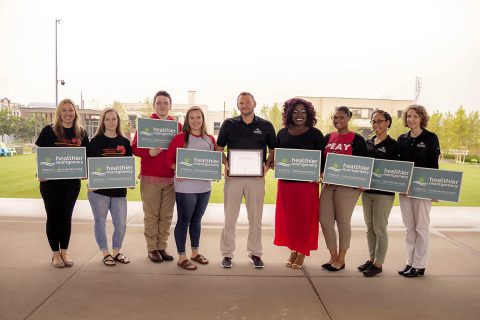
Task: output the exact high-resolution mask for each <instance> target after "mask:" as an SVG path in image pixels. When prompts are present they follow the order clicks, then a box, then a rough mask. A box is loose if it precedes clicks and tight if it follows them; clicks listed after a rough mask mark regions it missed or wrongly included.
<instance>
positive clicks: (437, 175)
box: [408, 167, 463, 202]
mask: <svg viewBox="0 0 480 320" xmlns="http://www.w3.org/2000/svg"><path fill="white" fill-rule="evenodd" d="M462 176H463V173H462V172H459V171H447V170H439V169H429V168H419V167H415V168H413V174H412V183H411V184H410V193H409V194H408V196H409V197H412V198H421V199H435V200H442V201H450V202H458V201H459V199H460V187H461V185H462Z"/></svg>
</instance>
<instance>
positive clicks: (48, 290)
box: [0, 199, 480, 320]
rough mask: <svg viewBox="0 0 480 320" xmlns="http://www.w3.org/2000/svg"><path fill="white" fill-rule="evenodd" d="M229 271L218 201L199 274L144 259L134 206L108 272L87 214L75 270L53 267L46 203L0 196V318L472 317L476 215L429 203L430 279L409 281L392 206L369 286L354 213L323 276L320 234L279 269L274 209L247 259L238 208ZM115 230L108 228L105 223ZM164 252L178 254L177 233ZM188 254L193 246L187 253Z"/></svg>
mask: <svg viewBox="0 0 480 320" xmlns="http://www.w3.org/2000/svg"><path fill="white" fill-rule="evenodd" d="M242 212H243V213H241V217H240V219H239V228H238V231H237V251H236V257H235V258H234V260H233V262H234V265H233V268H232V269H230V270H225V269H222V268H221V267H220V266H219V265H220V262H221V255H220V253H219V240H220V233H221V225H222V216H223V209H222V205H214V204H212V205H209V208H208V210H207V213H206V215H205V218H204V227H203V229H202V238H201V248H202V252H203V253H204V254H205V256H206V257H207V258H209V260H210V264H209V265H207V266H199V269H198V270H197V271H193V272H192V271H185V270H183V269H180V268H179V267H177V266H176V263H175V262H163V263H161V264H154V263H151V262H150V261H149V260H148V259H147V258H146V249H145V243H144V239H143V225H142V222H143V214H142V210H141V204H140V203H138V202H130V203H129V218H128V219H129V224H128V229H127V235H126V238H125V241H124V248H123V250H122V251H123V252H124V253H125V254H126V255H127V256H128V257H129V258H130V259H131V260H132V262H131V263H130V264H129V265H117V266H115V267H106V266H104V265H103V264H102V262H101V254H100V253H99V252H98V250H97V246H96V243H95V239H94V236H93V221H92V216H91V210H90V207H89V205H88V202H86V201H79V202H78V203H77V207H76V210H75V213H74V223H73V230H72V239H71V245H70V252H71V255H72V258H74V261H75V265H74V266H73V267H72V268H68V269H67V268H65V269H55V268H53V267H52V266H51V264H50V257H51V253H50V252H49V247H48V243H47V240H46V236H45V234H44V229H45V226H44V221H45V218H44V210H43V204H42V202H41V200H33V199H0V248H1V252H2V258H1V259H0V319H2V320H3V319H100V318H105V319H113V318H115V319H236V320H240V319H276V320H277V319H406V318H412V319H479V318H480V304H479V303H478V297H479V289H480V210H479V208H455V207H434V208H433V209H432V215H431V216H432V238H431V247H430V254H429V262H428V268H427V271H426V276H425V277H423V278H416V279H407V278H404V277H401V276H398V275H397V273H396V270H397V269H398V268H400V267H401V266H402V265H403V263H404V258H405V250H404V243H403V237H404V232H403V225H402V223H401V217H400V215H399V209H398V207H394V210H393V212H392V215H391V218H390V225H389V235H390V244H389V250H388V254H387V258H386V262H385V265H384V272H383V273H382V274H380V275H379V276H377V277H374V278H365V277H363V276H362V275H361V273H359V272H358V271H356V266H357V265H359V264H361V263H363V262H364V260H365V259H366V257H367V252H368V251H367V244H366V239H365V226H364V223H363V217H362V214H361V208H356V209H355V213H354V216H353V221H352V225H353V229H354V231H353V234H352V246H351V249H350V250H349V253H348V255H347V263H346V269H345V270H342V271H339V272H336V273H330V272H328V271H324V270H322V268H321V267H320V265H321V264H322V263H324V262H325V261H326V260H327V259H328V253H327V250H326V249H325V245H324V241H323V237H320V239H319V250H318V251H315V252H313V253H312V255H311V256H310V257H308V258H307V259H306V262H305V267H304V269H303V270H292V269H290V268H286V267H285V266H284V264H283V262H284V260H285V259H286V258H287V257H288V249H286V248H283V247H276V246H274V245H273V244H272V241H273V233H274V230H273V222H274V220H273V212H274V207H273V206H268V205H266V206H265V219H264V222H265V223H264V235H263V245H264V252H265V253H264V256H263V259H264V261H265V264H266V266H265V268H264V269H263V270H254V269H253V268H252V266H251V264H250V262H249V259H248V257H247V256H246V237H247V232H248V230H247V226H246V217H245V216H246V214H244V212H245V209H244V208H242ZM109 233H110V234H111V226H109ZM169 244H170V248H169V251H170V252H171V253H174V252H175V244H174V240H173V238H172V236H171V237H170V240H169ZM187 247H188V246H187Z"/></svg>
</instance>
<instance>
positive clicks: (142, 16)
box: [0, 0, 480, 112]
mask: <svg viewBox="0 0 480 320" xmlns="http://www.w3.org/2000/svg"><path fill="white" fill-rule="evenodd" d="M479 17H480V0H451V1H445V0H437V1H426V0H402V1H389V0H383V1H381V0H378V1H377V0H362V1H357V0H351V1H342V0H339V1H330V0H329V1H324V0H317V1H302V0H297V1H291V0H290V1H284V0H277V1H261V0H256V1H252V0H242V1H225V0H224V1H216V0H215V1H214V0H211V1H210V0H203V1H194V0H185V1H163V0H160V1H143V0H137V1H122V0H117V1H110V0H107V1H98V0H97V1H93V0H83V1H67V0H63V1H52V0H42V1H35V0H0V41H1V42H0V43H1V50H0V97H7V98H9V99H10V100H11V101H12V102H18V103H22V104H28V103H30V102H34V101H35V102H55V19H62V23H61V24H58V26H57V27H58V76H59V79H63V80H65V82H66V84H65V86H59V100H60V99H62V98H67V97H68V98H71V99H73V100H74V101H75V102H77V103H79V102H80V92H83V97H84V100H85V103H86V107H103V106H104V105H107V104H111V103H112V102H113V100H119V101H122V102H139V101H143V100H144V99H145V98H147V97H150V98H151V97H152V96H153V95H154V94H155V92H156V91H158V90H167V91H168V92H170V93H171V95H172V98H173V102H174V103H187V101H188V94H187V91H188V90H195V91H197V103H201V104H207V105H208V108H209V109H211V110H221V109H223V105H224V102H225V103H226V106H227V109H229V110H230V109H231V108H232V107H233V106H235V100H236V97H237V95H238V93H239V92H241V91H250V92H252V93H253V94H254V95H255V98H256V100H257V104H258V105H263V104H268V105H272V104H273V103H274V102H280V103H281V102H283V101H285V100H286V99H289V98H291V97H293V96H315V97H322V96H323V97H350V98H387V99H412V100H413V99H414V95H415V77H416V76H419V77H421V78H422V90H421V94H420V97H419V100H418V102H419V103H420V104H423V105H425V106H426V107H427V108H428V109H429V110H439V111H441V112H448V111H454V110H456V109H457V108H458V106H460V105H463V106H464V108H465V109H466V110H467V111H474V110H480V19H479Z"/></svg>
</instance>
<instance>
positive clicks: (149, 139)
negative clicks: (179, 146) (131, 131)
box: [137, 118, 178, 148]
mask: <svg viewBox="0 0 480 320" xmlns="http://www.w3.org/2000/svg"><path fill="white" fill-rule="evenodd" d="M177 133H178V122H177V121H171V120H160V119H144V118H138V119H137V139H138V140H137V145H138V147H139V148H157V147H160V148H168V145H169V144H170V141H172V139H173V137H174V136H175V135H176V134H177Z"/></svg>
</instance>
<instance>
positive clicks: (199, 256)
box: [191, 253, 208, 264]
mask: <svg viewBox="0 0 480 320" xmlns="http://www.w3.org/2000/svg"><path fill="white" fill-rule="evenodd" d="M191 259H192V261H195V262H198V263H200V264H208V259H207V258H205V257H204V256H203V254H200V253H199V254H197V255H196V256H195V257H193V258H191Z"/></svg>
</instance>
